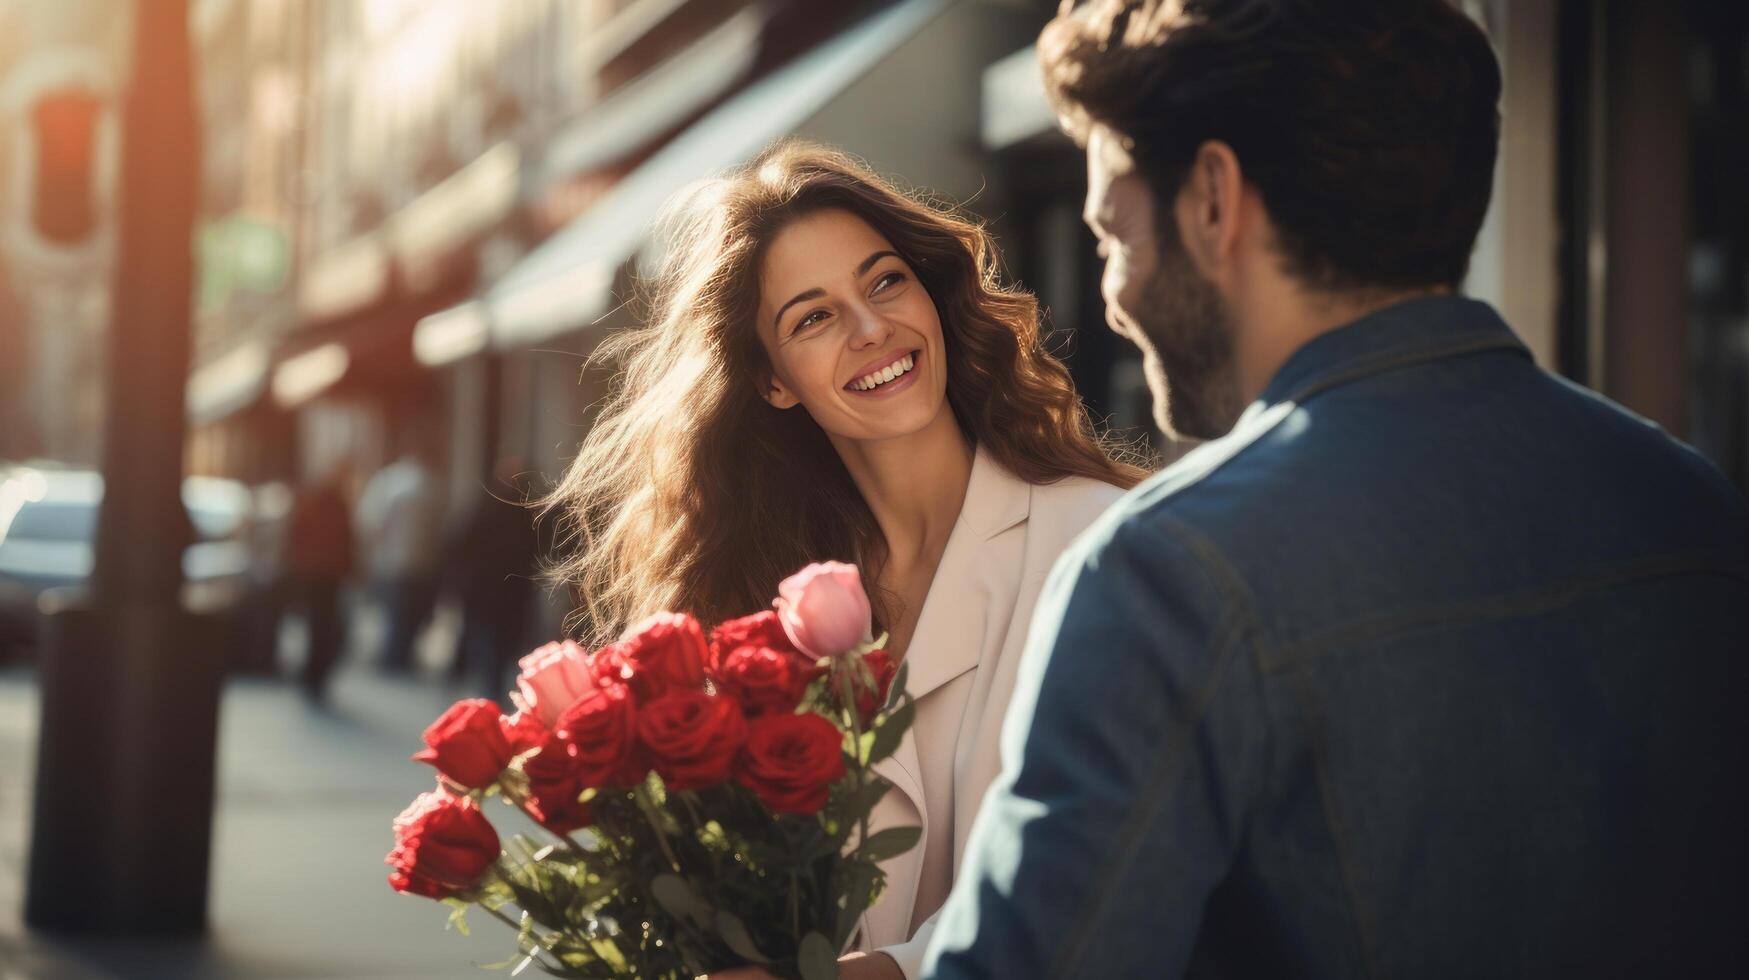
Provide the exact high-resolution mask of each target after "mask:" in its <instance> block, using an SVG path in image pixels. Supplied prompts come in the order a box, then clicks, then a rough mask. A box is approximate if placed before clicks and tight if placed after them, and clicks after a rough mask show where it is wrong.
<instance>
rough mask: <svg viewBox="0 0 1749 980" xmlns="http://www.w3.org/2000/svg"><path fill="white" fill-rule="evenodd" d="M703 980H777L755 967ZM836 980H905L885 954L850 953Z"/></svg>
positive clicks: (843, 959)
mask: <svg viewBox="0 0 1749 980" xmlns="http://www.w3.org/2000/svg"><path fill="white" fill-rule="evenodd" d="M705 980H777V978H776V977H774V976H772V975H771V974H770V973H767V972H766V971H764V970H762V969H760V968H759V967H756V966H738V967H736V968H734V969H733V970H719V971H718V972H716V973H713V974H711V975H710V976H708V977H706V978H705ZM838 980H905V974H904V973H903V972H901V971H900V970H899V964H897V963H895V962H893V958H892V957H891V956H888V955H887V954H885V953H851V954H850V955H848V956H841V957H839V959H838Z"/></svg>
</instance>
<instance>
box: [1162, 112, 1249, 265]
mask: <svg viewBox="0 0 1749 980" xmlns="http://www.w3.org/2000/svg"><path fill="white" fill-rule="evenodd" d="M1243 190H1244V173H1243V171H1241V170H1240V168H1239V157H1238V156H1237V155H1236V154H1235V153H1234V152H1233V148H1232V147H1230V146H1228V145H1227V144H1226V143H1223V142H1221V141H1220V140H1208V141H1206V142H1204V143H1203V144H1202V145H1201V146H1199V147H1197V150H1196V156H1195V158H1193V159H1192V161H1191V164H1190V172H1189V173H1188V174H1187V175H1186V176H1185V178H1184V184H1183V186H1182V187H1181V188H1180V189H1179V192H1178V200H1177V201H1175V202H1174V207H1173V213H1174V215H1175V216H1176V218H1177V219H1178V232H1179V236H1180V237H1181V238H1182V239H1183V241H1184V248H1185V250H1186V251H1187V252H1189V253H1190V257H1191V260H1192V261H1194V262H1195V263H1196V267H1197V271H1198V272H1201V273H1202V274H1203V275H1204V276H1206V277H1208V278H1210V279H1220V278H1221V277H1222V273H1223V272H1225V271H1226V270H1227V269H1229V268H1230V267H1231V265H1232V263H1233V259H1234V256H1235V254H1236V253H1237V251H1238V247H1239V231H1240V227H1241V224H1242V222H1243V220H1244V217H1245V216H1244V214H1243V208H1244V201H1243V193H1242V192H1243Z"/></svg>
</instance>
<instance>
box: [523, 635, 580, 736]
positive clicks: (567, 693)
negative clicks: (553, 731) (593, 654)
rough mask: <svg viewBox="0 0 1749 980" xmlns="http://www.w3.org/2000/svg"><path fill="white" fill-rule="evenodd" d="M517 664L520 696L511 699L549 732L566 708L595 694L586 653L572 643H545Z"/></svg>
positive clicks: (569, 641)
mask: <svg viewBox="0 0 1749 980" xmlns="http://www.w3.org/2000/svg"><path fill="white" fill-rule="evenodd" d="M517 663H518V665H519V666H520V667H521V668H522V675H521V676H520V677H518V678H516V688H517V691H518V692H519V693H518V694H517V695H513V696H512V699H513V700H515V701H516V705H517V707H518V708H520V709H522V711H524V712H527V713H530V714H532V715H534V716H535V717H536V718H538V719H540V722H541V724H542V725H544V726H545V727H546V728H548V729H550V728H552V727H553V726H554V725H556V724H557V723H558V721H559V716H560V715H562V714H564V713H565V709H566V708H569V707H570V706H571V705H573V704H576V703H577V701H578V699H580V698H582V697H583V695H585V694H588V693H589V692H590V691H593V690H595V677H594V675H593V674H591V673H590V672H589V653H588V651H586V650H584V649H583V648H582V647H580V646H578V645H577V643H576V642H575V641H573V640H565V641H563V642H554V643H548V644H547V645H546V646H543V647H541V648H540V649H538V650H536V651H534V652H533V653H531V654H529V655H528V656H526V657H523V658H522V659H521V660H520V661H518V662H517Z"/></svg>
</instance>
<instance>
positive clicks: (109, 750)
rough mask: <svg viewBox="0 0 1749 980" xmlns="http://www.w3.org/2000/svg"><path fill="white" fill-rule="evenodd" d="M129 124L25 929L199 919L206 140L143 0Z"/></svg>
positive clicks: (204, 833) (168, 4)
mask: <svg viewBox="0 0 1749 980" xmlns="http://www.w3.org/2000/svg"><path fill="white" fill-rule="evenodd" d="M133 20H134V45H133V49H134V54H133V59H132V79H131V81H130V83H129V84H128V85H127V86H126V90H125V96H124V105H123V115H122V163H121V192H120V195H119V204H120V212H119V228H118V248H117V254H116V262H115V278H114V291H113V299H112V302H111V304H110V308H111V310H112V311H113V312H112V313H111V322H110V329H109V337H108V346H107V351H106V356H107V364H106V366H105V372H106V387H107V390H106V398H105V429H104V432H103V455H102V458H103V475H104V483H105V487H106V489H105V492H104V495H103V503H102V508H101V510H100V512H99V519H98V530H97V539H96V544H95V564H94V567H93V571H92V576H91V587H90V589H89V592H88V594H86V595H84V596H81V597H76V598H74V599H72V600H70V601H68V602H65V603H63V604H62V605H61V606H60V607H58V608H54V609H51V610H50V611H49V615H48V616H47V619H46V623H45V627H44V637H43V640H44V644H43V647H42V665H41V671H40V677H41V691H42V724H41V732H40V737H39V741H38V753H37V773H36V795H35V806H34V813H35V819H34V821H33V824H32V832H31V835H32V836H31V852H30V872H29V882H28V887H27V893H26V899H25V919H26V921H27V922H28V923H29V924H30V925H31V926H33V927H35V928H39V929H47V930H54V931H67V932H87V933H91V932H95V933H148V934H160V935H162V934H188V933H198V932H200V931H202V930H203V929H204V928H205V925H206V899H207V876H208V865H209V857H210V851H211V837H212V834H211V830H212V809H213V756H214V747H215V743H216V729H217V714H218V691H219V684H220V679H221V675H222V653H221V651H220V650H219V649H218V648H217V646H216V644H215V643H213V642H211V641H210V639H208V637H210V636H211V635H212V631H211V629H210V627H209V624H208V622H207V621H206V620H205V619H204V618H202V617H198V616H195V615H192V614H190V613H189V612H187V611H186V610H184V608H183V606H182V599H181V596H182V566H181V560H182V551H183V549H184V548H185V547H186V546H187V544H188V543H189V541H190V538H191V535H192V529H191V528H190V526H189V521H188V517H187V514H186V512H185V511H184V510H183V506H182V500H181V483H182V457H183V439H184V435H185V424H186V423H185V419H186V415H185V411H186V410H185V408H184V401H183V399H184V388H185V387H186V384H187V375H188V362H189V351H190V337H189V323H190V313H191V306H192V290H193V283H194V271H195V269H194V254H193V237H192V232H193V222H194V216H195V209H196V202H197V188H198V186H199V173H200V169H199V165H198V159H199V142H198V129H197V125H196V116H195V102H194V91H193V85H192V81H193V78H192V74H193V73H192V66H191V52H190V41H189V27H188V8H187V5H186V3H185V2H181V0H138V2H137V3H136V4H135V7H134V16H133Z"/></svg>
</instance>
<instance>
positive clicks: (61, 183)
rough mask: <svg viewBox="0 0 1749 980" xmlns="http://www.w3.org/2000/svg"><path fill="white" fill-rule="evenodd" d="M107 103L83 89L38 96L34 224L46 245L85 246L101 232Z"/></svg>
mask: <svg viewBox="0 0 1749 980" xmlns="http://www.w3.org/2000/svg"><path fill="white" fill-rule="evenodd" d="M102 114H103V102H102V100H101V99H99V98H98V97H97V96H96V95H94V94H93V93H92V92H90V91H89V90H87V89H84V88H63V89H58V90H54V91H50V92H46V93H44V94H42V95H40V96H38V97H37V98H36V100H35V102H34V103H33V104H32V106H31V109H30V117H29V120H28V123H29V125H30V127H31V131H32V135H33V136H34V137H35V139H34V141H33V142H34V144H35V151H36V154H35V164H36V165H35V166H34V167H33V168H32V172H33V174H34V176H35V180H34V181H33V183H34V188H33V190H32V195H31V202H30V222H31V227H32V228H33V229H34V230H35V231H36V234H37V235H38V236H39V237H40V238H41V239H42V240H43V241H45V242H50V243H52V244H55V245H60V246H63V247H72V246H77V245H80V244H83V243H84V242H85V241H86V240H87V239H89V238H90V237H91V236H92V235H93V234H94V233H95V232H96V231H97V226H98V213H97V210H98V203H97V164H96V158H97V125H98V121H99V120H100V119H101V117H102Z"/></svg>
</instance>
